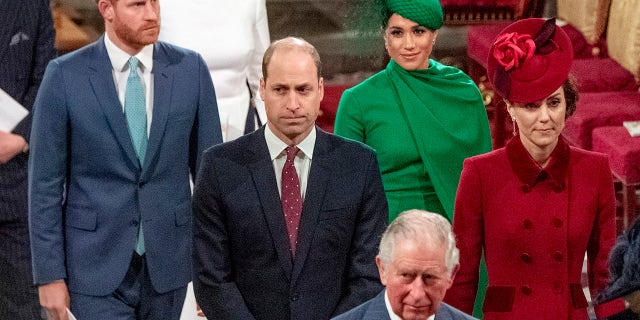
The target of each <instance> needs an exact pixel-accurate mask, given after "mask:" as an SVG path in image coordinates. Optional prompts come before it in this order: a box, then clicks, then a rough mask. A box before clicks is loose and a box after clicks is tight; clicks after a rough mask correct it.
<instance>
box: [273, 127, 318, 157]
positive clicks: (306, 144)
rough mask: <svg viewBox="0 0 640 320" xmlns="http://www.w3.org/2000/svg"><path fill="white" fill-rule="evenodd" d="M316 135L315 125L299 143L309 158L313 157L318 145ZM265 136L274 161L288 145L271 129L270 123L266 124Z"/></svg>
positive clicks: (301, 149) (299, 146)
mask: <svg viewBox="0 0 640 320" xmlns="http://www.w3.org/2000/svg"><path fill="white" fill-rule="evenodd" d="M316 135H317V134H316V128H315V126H314V127H313V129H312V130H311V132H310V133H309V135H307V137H306V138H304V140H302V141H301V142H300V143H299V144H298V145H297V147H298V148H299V149H300V151H302V153H303V154H304V155H305V156H306V157H307V158H309V159H312V158H313V150H314V147H315V145H316ZM264 138H265V140H267V147H268V148H269V155H270V156H271V160H272V161H273V160H275V159H276V158H277V157H279V156H280V155H282V154H283V152H284V149H285V148H286V147H288V145H287V144H286V143H284V141H282V140H280V138H278V137H277V136H276V135H275V133H273V131H271V129H270V128H269V125H266V126H265V129H264Z"/></svg>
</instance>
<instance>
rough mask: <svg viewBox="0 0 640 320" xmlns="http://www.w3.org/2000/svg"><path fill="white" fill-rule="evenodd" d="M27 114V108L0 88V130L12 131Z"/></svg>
mask: <svg viewBox="0 0 640 320" xmlns="http://www.w3.org/2000/svg"><path fill="white" fill-rule="evenodd" d="M28 114H29V111H28V110H27V109H25V108H24V107H23V106H22V105H21V104H20V103H18V101H16V100H14V99H13V98H12V97H11V96H10V95H9V94H7V93H6V92H4V90H2V89H0V131H4V132H11V131H13V129H14V128H15V127H16V126H17V125H18V123H20V121H22V119H24V117H26V116H27V115H28Z"/></svg>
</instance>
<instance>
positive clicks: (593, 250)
mask: <svg viewBox="0 0 640 320" xmlns="http://www.w3.org/2000/svg"><path fill="white" fill-rule="evenodd" d="M572 59H573V51H572V46H571V42H570V40H569V37H568V36H567V35H566V33H565V32H564V31H563V30H562V29H561V28H559V27H557V26H556V24H555V19H549V20H544V19H539V18H533V19H524V20H519V21H517V22H514V23H512V24H511V25H509V26H508V27H506V28H505V29H504V30H503V31H501V32H500V35H499V36H498V37H497V39H496V40H495V42H494V43H493V45H492V47H491V51H490V53H489V61H488V69H487V73H488V78H489V80H490V81H491V83H492V85H493V87H494V89H495V90H496V92H497V93H498V94H499V95H500V96H502V97H503V98H504V99H505V103H506V105H507V111H508V112H509V114H510V115H511V118H512V120H513V122H514V123H515V124H517V128H518V129H519V130H518V133H517V135H515V136H514V137H513V138H512V139H511V140H510V141H509V142H508V143H507V145H506V146H505V147H504V148H501V149H498V150H495V151H493V152H490V153H487V154H483V155H479V156H475V157H471V158H469V159H467V160H465V163H464V169H463V171H462V176H461V178H460V186H459V188H458V194H457V196H456V203H455V211H454V219H453V231H454V233H455V234H456V236H457V238H458V248H460V261H462V262H463V263H462V265H461V266H460V271H459V272H458V275H457V277H456V279H455V281H454V284H453V287H451V289H450V290H449V291H448V292H447V296H446V298H445V301H447V302H448V303H450V304H451V305H453V306H455V307H457V308H459V309H460V310H462V311H464V312H469V311H470V310H471V309H472V307H473V305H474V300H475V299H474V298H475V295H474V294H473V292H475V289H476V287H477V284H478V265H479V261H480V257H481V255H482V253H483V252H484V257H485V260H486V266H487V271H488V275H489V286H488V288H487V291H486V296H485V300H484V306H483V311H484V319H487V320H491V319H523V320H526V319H588V314H587V307H588V303H587V299H586V298H585V295H584V292H583V287H582V284H581V276H582V266H583V262H584V259H585V253H586V255H587V262H588V268H587V270H588V271H587V281H588V286H589V289H590V291H591V294H592V296H595V294H596V293H597V292H599V291H600V290H602V289H603V288H604V287H605V285H606V284H607V279H608V274H609V272H608V270H607V259H608V256H609V251H610V249H611V247H612V245H613V243H614V241H615V236H616V226H615V198H614V191H613V181H612V177H611V171H610V169H609V163H608V160H607V157H606V156H605V155H603V154H598V153H594V152H590V151H585V150H581V149H578V148H574V147H571V146H569V145H568V144H567V142H566V141H565V140H564V139H563V138H562V137H561V133H562V130H563V128H564V126H565V119H566V118H567V117H569V116H571V114H573V112H574V111H575V109H576V102H577V99H578V92H577V90H576V87H575V85H574V84H573V82H572V81H570V80H569V71H570V69H571V64H572ZM514 131H515V127H514Z"/></svg>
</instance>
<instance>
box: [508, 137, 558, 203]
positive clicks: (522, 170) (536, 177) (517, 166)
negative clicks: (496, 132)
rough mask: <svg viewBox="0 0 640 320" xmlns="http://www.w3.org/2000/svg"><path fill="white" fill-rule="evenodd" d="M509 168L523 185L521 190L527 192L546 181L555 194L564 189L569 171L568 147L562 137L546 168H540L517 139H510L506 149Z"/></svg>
mask: <svg viewBox="0 0 640 320" xmlns="http://www.w3.org/2000/svg"><path fill="white" fill-rule="evenodd" d="M505 149H506V153H507V158H508V159H509V164H510V165H511V168H512V169H513V171H514V172H515V174H516V175H517V176H518V179H520V181H522V183H524V185H523V186H522V189H523V191H524V192H529V190H531V188H533V187H534V186H535V185H536V184H537V183H538V182H541V181H545V180H548V181H549V182H550V184H551V187H552V188H553V190H554V191H555V192H561V191H562V190H564V188H565V178H566V176H567V171H568V169H569V155H570V147H569V145H568V144H567V143H566V142H565V141H564V139H563V138H562V137H559V138H558V143H557V144H556V147H555V148H554V149H553V151H552V152H551V155H550V157H549V162H548V163H547V166H546V167H544V168H542V167H541V166H540V165H539V164H538V163H537V162H536V161H535V160H533V158H532V157H531V155H530V154H529V152H528V151H527V149H525V147H524V145H522V141H520V138H519V137H517V136H516V137H514V138H513V139H511V140H510V141H509V142H508V143H507V145H506V147H505Z"/></svg>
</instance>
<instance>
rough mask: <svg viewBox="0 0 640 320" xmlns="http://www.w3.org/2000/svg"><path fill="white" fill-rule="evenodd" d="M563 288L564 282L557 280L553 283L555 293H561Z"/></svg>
mask: <svg viewBox="0 0 640 320" xmlns="http://www.w3.org/2000/svg"><path fill="white" fill-rule="evenodd" d="M562 288H563V286H562V282H560V281H556V282H554V283H553V293H555V294H561V293H562V291H564V290H563V289H562Z"/></svg>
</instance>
